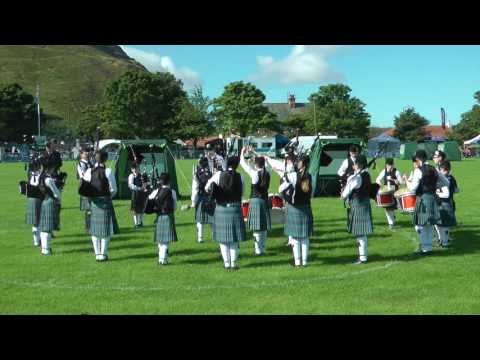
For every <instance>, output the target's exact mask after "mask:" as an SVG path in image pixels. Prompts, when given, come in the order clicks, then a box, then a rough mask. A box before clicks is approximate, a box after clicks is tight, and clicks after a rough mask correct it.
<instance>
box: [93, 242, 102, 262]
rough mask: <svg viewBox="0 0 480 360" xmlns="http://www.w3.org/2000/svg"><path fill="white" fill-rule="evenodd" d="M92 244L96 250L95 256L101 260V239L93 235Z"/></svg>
mask: <svg viewBox="0 0 480 360" xmlns="http://www.w3.org/2000/svg"><path fill="white" fill-rule="evenodd" d="M92 244H93V251H94V252H95V258H96V259H97V260H100V258H101V253H100V239H99V238H97V237H96V236H92Z"/></svg>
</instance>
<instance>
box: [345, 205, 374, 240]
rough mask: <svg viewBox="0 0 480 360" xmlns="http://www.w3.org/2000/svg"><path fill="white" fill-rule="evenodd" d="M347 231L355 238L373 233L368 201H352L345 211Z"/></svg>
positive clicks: (370, 208)
mask: <svg viewBox="0 0 480 360" xmlns="http://www.w3.org/2000/svg"><path fill="white" fill-rule="evenodd" d="M347 231H348V232H349V233H351V234H353V235H355V236H364V235H370V234H371V233H372V232H373V222H372V207H371V205H370V199H352V200H351V202H350V208H349V209H348V211H347Z"/></svg>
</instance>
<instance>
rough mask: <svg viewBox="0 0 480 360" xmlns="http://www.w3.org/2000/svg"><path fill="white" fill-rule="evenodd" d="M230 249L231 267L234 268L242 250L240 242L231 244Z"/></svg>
mask: <svg viewBox="0 0 480 360" xmlns="http://www.w3.org/2000/svg"><path fill="white" fill-rule="evenodd" d="M229 251H230V267H232V268H234V267H236V266H237V259H238V253H239V252H240V249H239V247H238V244H231V245H229Z"/></svg>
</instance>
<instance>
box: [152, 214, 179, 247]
mask: <svg viewBox="0 0 480 360" xmlns="http://www.w3.org/2000/svg"><path fill="white" fill-rule="evenodd" d="M155 224H156V225H155V234H154V237H153V241H154V242H156V243H157V244H168V243H170V242H176V241H177V240H178V238H177V231H176V229H175V216H174V215H173V214H168V215H158V216H157V219H156V220H155Z"/></svg>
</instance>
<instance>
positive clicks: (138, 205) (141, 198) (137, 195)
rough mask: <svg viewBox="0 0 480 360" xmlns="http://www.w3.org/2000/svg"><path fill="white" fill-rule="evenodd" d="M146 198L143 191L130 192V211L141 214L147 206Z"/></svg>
mask: <svg viewBox="0 0 480 360" xmlns="http://www.w3.org/2000/svg"><path fill="white" fill-rule="evenodd" d="M147 197H148V195H147V193H146V192H145V191H135V190H134V191H132V199H131V201H130V210H131V211H132V212H133V213H135V214H143V213H144V212H145V207H146V206H147V200H148V199H147Z"/></svg>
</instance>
